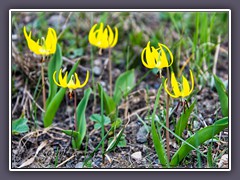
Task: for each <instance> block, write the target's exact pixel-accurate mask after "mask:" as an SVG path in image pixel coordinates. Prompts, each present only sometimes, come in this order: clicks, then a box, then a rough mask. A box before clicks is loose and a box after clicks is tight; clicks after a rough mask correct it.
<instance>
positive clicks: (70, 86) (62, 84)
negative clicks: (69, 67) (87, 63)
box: [53, 69, 89, 93]
mask: <svg viewBox="0 0 240 180" xmlns="http://www.w3.org/2000/svg"><path fill="white" fill-rule="evenodd" d="M56 73H57V71H55V72H54V73H53V81H54V83H55V84H56V85H58V86H60V87H63V88H68V89H69V91H70V93H71V92H72V90H74V89H77V88H82V87H84V86H85V85H86V84H87V82H88V78H89V71H87V76H86V79H85V81H84V83H83V84H81V83H80V80H79V79H78V75H77V73H74V75H72V76H71V79H70V81H69V82H67V75H68V72H66V73H65V75H64V77H62V69H60V72H59V75H58V81H59V83H58V82H57V80H56ZM74 78H75V81H74Z"/></svg>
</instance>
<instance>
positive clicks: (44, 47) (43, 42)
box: [23, 26, 57, 56]
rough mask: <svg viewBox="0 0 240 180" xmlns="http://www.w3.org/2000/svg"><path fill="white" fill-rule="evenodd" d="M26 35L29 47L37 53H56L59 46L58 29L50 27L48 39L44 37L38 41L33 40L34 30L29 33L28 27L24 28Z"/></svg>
mask: <svg viewBox="0 0 240 180" xmlns="http://www.w3.org/2000/svg"><path fill="white" fill-rule="evenodd" d="M23 32H24V36H25V38H26V40H27V44H28V48H29V49H30V50H31V51H32V52H34V53H35V54H37V55H43V56H48V55H50V54H54V53H55V51H56V46H57V35H56V31H55V30H54V29H53V28H48V32H47V36H46V39H45V38H44V37H42V38H41V39H40V40H39V39H38V40H37V41H36V42H35V41H34V40H32V38H31V35H32V32H31V31H30V33H29V34H28V33H27V31H26V27H25V26H24V28H23Z"/></svg>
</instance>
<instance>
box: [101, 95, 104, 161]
mask: <svg viewBox="0 0 240 180" xmlns="http://www.w3.org/2000/svg"><path fill="white" fill-rule="evenodd" d="M101 136H102V139H103V138H104V117H103V91H101ZM104 151H105V149H104V141H102V160H103V164H104V162H105V156H104Z"/></svg>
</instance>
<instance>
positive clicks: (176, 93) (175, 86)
mask: <svg viewBox="0 0 240 180" xmlns="http://www.w3.org/2000/svg"><path fill="white" fill-rule="evenodd" d="M190 77H191V84H192V87H191V89H190V85H189V83H188V81H187V79H186V78H185V77H184V75H182V84H180V83H178V82H177V80H176V77H175V74H174V73H173V72H172V74H171V85H172V90H173V94H172V93H171V92H170V91H169V90H168V88H167V80H168V79H166V80H165V82H164V89H165V90H166V92H167V93H168V94H169V95H170V96H171V97H173V98H178V97H182V98H184V97H186V96H188V95H190V94H191V93H192V91H193V88H194V78H193V74H192V71H191V70H190ZM179 85H180V86H181V88H179ZM180 89H181V90H180Z"/></svg>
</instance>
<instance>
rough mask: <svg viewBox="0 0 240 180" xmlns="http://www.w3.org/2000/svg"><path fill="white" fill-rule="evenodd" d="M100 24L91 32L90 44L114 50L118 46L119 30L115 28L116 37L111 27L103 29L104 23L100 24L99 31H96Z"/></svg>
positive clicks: (94, 26)
mask: <svg viewBox="0 0 240 180" xmlns="http://www.w3.org/2000/svg"><path fill="white" fill-rule="evenodd" d="M97 25H98V24H95V25H93V27H92V28H91V30H90V32H89V37H88V38H89V42H90V44H92V45H94V46H97V47H99V48H101V49H107V48H112V47H114V46H115V45H116V44H117V41H118V29H117V28H116V27H115V28H114V29H115V35H114V34H113V31H112V29H111V27H110V26H109V25H107V28H105V29H104V28H103V23H100V26H99V28H98V29H96V27H97Z"/></svg>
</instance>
